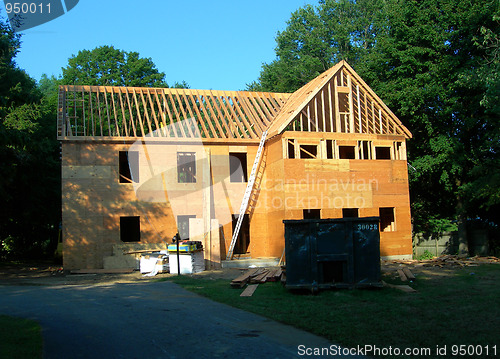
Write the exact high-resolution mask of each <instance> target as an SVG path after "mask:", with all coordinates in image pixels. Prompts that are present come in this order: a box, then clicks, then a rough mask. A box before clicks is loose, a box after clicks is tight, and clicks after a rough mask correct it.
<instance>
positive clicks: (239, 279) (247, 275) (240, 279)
mask: <svg viewBox="0 0 500 359" xmlns="http://www.w3.org/2000/svg"><path fill="white" fill-rule="evenodd" d="M259 269H260V268H253V269H249V270H248V271H246V272H245V273H243V274H241V275H240V276H238V277H236V278H235V279H233V280H232V281H231V286H238V287H242V286H243V285H245V284H246V282H247V281H248V280H249V278H250V277H251V276H253V275H254V274H255V273H257V272H258V271H259ZM233 284H234V285H233Z"/></svg>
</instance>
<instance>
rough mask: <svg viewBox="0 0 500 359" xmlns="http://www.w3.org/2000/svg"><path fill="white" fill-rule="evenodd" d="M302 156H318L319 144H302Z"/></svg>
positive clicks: (305, 157) (306, 157)
mask: <svg viewBox="0 0 500 359" xmlns="http://www.w3.org/2000/svg"><path fill="white" fill-rule="evenodd" d="M299 148H300V158H303V159H308V158H317V156H318V145H300V147H299Z"/></svg>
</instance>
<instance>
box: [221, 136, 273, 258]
mask: <svg viewBox="0 0 500 359" xmlns="http://www.w3.org/2000/svg"><path fill="white" fill-rule="evenodd" d="M266 137H267V130H266V131H264V132H263V133H262V137H261V139H260V143H259V148H258V149H257V154H256V155H255V160H254V161H253V166H252V172H250V178H249V179H248V183H247V188H246V190H245V195H244V196H243V200H242V201H241V207H240V214H239V216H238V222H236V227H235V229H234V233H233V238H232V239H231V244H230V245H229V250H228V251H227V258H226V259H228V260H231V259H233V252H234V246H235V245H236V240H237V239H238V235H239V234H240V229H241V223H242V222H243V217H244V216H245V212H246V211H247V208H248V202H249V200H250V197H251V195H252V191H253V186H254V184H255V177H256V174H257V169H258V167H259V164H260V157H261V155H262V151H263V149H264V143H265V142H266Z"/></svg>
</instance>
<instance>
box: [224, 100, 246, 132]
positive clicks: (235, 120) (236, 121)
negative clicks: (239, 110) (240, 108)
mask: <svg viewBox="0 0 500 359" xmlns="http://www.w3.org/2000/svg"><path fill="white" fill-rule="evenodd" d="M224 97H225V98H226V108H227V109H229V111H230V113H231V115H232V116H231V117H232V120H231V117H229V119H230V120H231V124H236V126H237V127H238V128H239V129H240V131H241V135H240V136H238V137H239V138H241V137H242V136H243V138H251V137H248V135H247V133H246V131H245V127H244V126H243V125H242V123H241V122H240V120H239V119H238V115H237V114H236V112H235V111H234V108H233V107H235V104H234V101H233V100H232V98H231V97H230V96H229V95H228V94H226V92H225V91H224ZM230 101H231V102H232V103H233V105H231V104H230V103H229V102H230ZM234 133H235V137H236V134H238V135H239V133H238V132H234Z"/></svg>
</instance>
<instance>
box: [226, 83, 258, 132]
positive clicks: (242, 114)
mask: <svg viewBox="0 0 500 359" xmlns="http://www.w3.org/2000/svg"><path fill="white" fill-rule="evenodd" d="M235 100H236V103H235V102H234V101H235ZM233 104H234V107H235V108H236V110H237V111H238V112H239V114H240V121H243V123H244V124H245V126H246V128H247V132H248V135H249V136H250V138H257V137H260V136H259V134H258V131H257V129H255V128H254V127H255V126H253V125H252V124H250V123H249V122H248V121H247V119H246V117H247V116H246V112H245V111H244V108H243V103H242V102H241V101H240V99H239V98H238V92H234V95H233ZM261 133H262V132H261Z"/></svg>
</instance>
